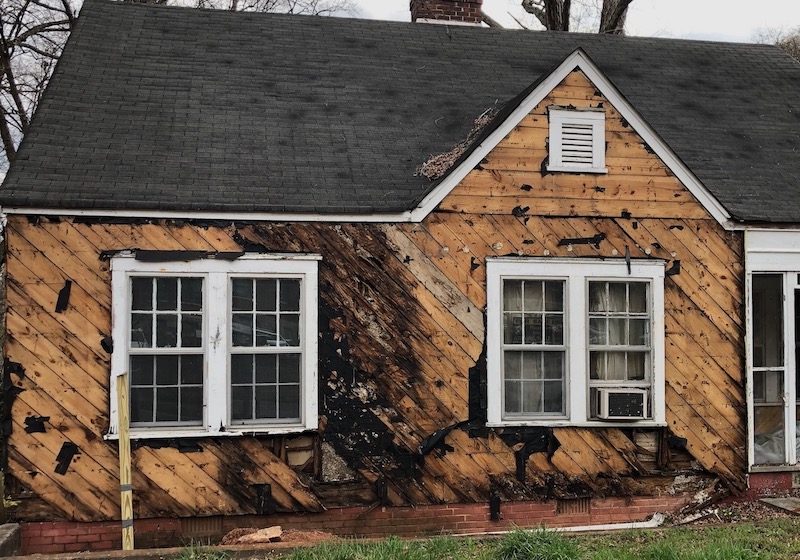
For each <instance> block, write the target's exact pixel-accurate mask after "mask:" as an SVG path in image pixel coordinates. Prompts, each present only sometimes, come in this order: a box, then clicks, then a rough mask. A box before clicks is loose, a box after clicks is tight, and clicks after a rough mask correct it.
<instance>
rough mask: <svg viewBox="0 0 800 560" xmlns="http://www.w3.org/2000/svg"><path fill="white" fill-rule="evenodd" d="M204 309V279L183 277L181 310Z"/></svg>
mask: <svg viewBox="0 0 800 560" xmlns="http://www.w3.org/2000/svg"><path fill="white" fill-rule="evenodd" d="M202 309H203V279H202V278H182V279H181V310H183V311H202Z"/></svg>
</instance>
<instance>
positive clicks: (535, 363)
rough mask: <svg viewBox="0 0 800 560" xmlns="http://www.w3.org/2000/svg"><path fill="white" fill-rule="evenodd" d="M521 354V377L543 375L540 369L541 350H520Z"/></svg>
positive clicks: (536, 377)
mask: <svg viewBox="0 0 800 560" xmlns="http://www.w3.org/2000/svg"><path fill="white" fill-rule="evenodd" d="M521 354H522V378H523V379H541V378H542V377H544V372H543V371H542V352H521Z"/></svg>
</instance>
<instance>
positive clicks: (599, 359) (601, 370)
mask: <svg viewBox="0 0 800 560" xmlns="http://www.w3.org/2000/svg"><path fill="white" fill-rule="evenodd" d="M589 378H590V379H605V378H606V353H605V352H589Z"/></svg>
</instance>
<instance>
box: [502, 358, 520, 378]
mask: <svg viewBox="0 0 800 560" xmlns="http://www.w3.org/2000/svg"><path fill="white" fill-rule="evenodd" d="M504 360H505V364H504V365H505V368H504V370H503V373H504V374H505V378H506V379H521V378H522V352H505V353H504Z"/></svg>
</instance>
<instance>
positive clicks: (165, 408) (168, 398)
mask: <svg viewBox="0 0 800 560" xmlns="http://www.w3.org/2000/svg"><path fill="white" fill-rule="evenodd" d="M177 421H178V388H177V387H166V388H157V389H156V422H177Z"/></svg>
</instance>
